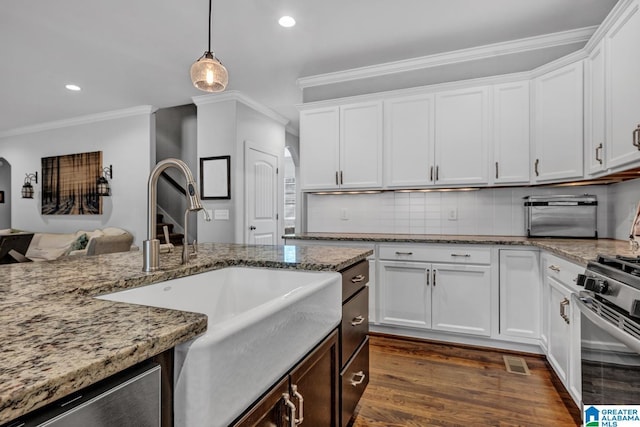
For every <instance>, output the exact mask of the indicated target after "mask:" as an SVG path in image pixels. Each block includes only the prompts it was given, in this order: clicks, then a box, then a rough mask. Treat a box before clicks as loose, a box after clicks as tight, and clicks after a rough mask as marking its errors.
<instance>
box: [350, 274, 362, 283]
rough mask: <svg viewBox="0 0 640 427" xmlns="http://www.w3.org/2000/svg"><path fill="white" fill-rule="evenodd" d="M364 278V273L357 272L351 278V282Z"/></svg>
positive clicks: (357, 281) (360, 280)
mask: <svg viewBox="0 0 640 427" xmlns="http://www.w3.org/2000/svg"><path fill="white" fill-rule="evenodd" d="M364 279H365V277H364V274H358V275H357V276H353V277H352V278H351V283H360V282H362V281H363V280H364Z"/></svg>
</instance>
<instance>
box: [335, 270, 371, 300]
mask: <svg viewBox="0 0 640 427" xmlns="http://www.w3.org/2000/svg"><path fill="white" fill-rule="evenodd" d="M367 283H369V261H362V262H359V263H358V264H356V265H354V266H352V267H350V268H348V269H346V270H344V271H342V302H345V301H346V300H348V299H349V298H351V296H352V295H354V294H355V293H356V292H358V291H359V290H360V289H362V287H364V285H366V284H367Z"/></svg>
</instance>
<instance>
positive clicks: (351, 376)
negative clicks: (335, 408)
mask: <svg viewBox="0 0 640 427" xmlns="http://www.w3.org/2000/svg"><path fill="white" fill-rule="evenodd" d="M367 384H369V338H368V337H367V339H366V340H365V342H364V343H362V346H360V348H359V349H358V352H357V353H356V355H355V356H354V357H353V359H351V362H349V365H347V367H346V368H344V370H343V371H342V372H341V373H340V387H341V392H342V408H341V422H340V424H341V426H342V427H345V426H346V425H347V423H348V422H349V420H350V419H351V417H352V416H353V413H354V411H355V409H356V406H357V405H358V401H359V400H360V396H362V393H364V390H365V388H367Z"/></svg>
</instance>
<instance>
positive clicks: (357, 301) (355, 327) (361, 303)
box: [340, 287, 369, 366]
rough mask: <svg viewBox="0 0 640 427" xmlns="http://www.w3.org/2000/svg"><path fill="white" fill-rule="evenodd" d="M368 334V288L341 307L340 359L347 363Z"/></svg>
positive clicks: (342, 362)
mask: <svg viewBox="0 0 640 427" xmlns="http://www.w3.org/2000/svg"><path fill="white" fill-rule="evenodd" d="M367 333H369V288H368V287H365V288H364V289H362V290H361V291H360V292H359V293H357V294H356V296H355V297H353V298H352V299H350V300H349V302H348V303H346V304H345V305H344V306H343V307H342V352H341V354H342V359H340V360H341V364H342V365H341V366H343V365H344V364H345V363H347V360H349V358H350V357H351V355H352V354H353V352H354V351H356V349H357V348H358V346H360V344H362V342H363V341H364V339H365V338H366V337H367Z"/></svg>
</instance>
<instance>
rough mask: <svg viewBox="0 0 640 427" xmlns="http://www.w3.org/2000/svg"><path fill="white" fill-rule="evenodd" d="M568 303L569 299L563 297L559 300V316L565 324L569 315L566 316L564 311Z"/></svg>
mask: <svg viewBox="0 0 640 427" xmlns="http://www.w3.org/2000/svg"><path fill="white" fill-rule="evenodd" d="M568 305H569V300H568V299H567V298H564V299H563V300H562V301H561V302H560V317H562V318H563V319H564V321H565V322H566V323H567V324H569V316H567V313H566V312H565V311H566V307H567V306H568Z"/></svg>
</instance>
